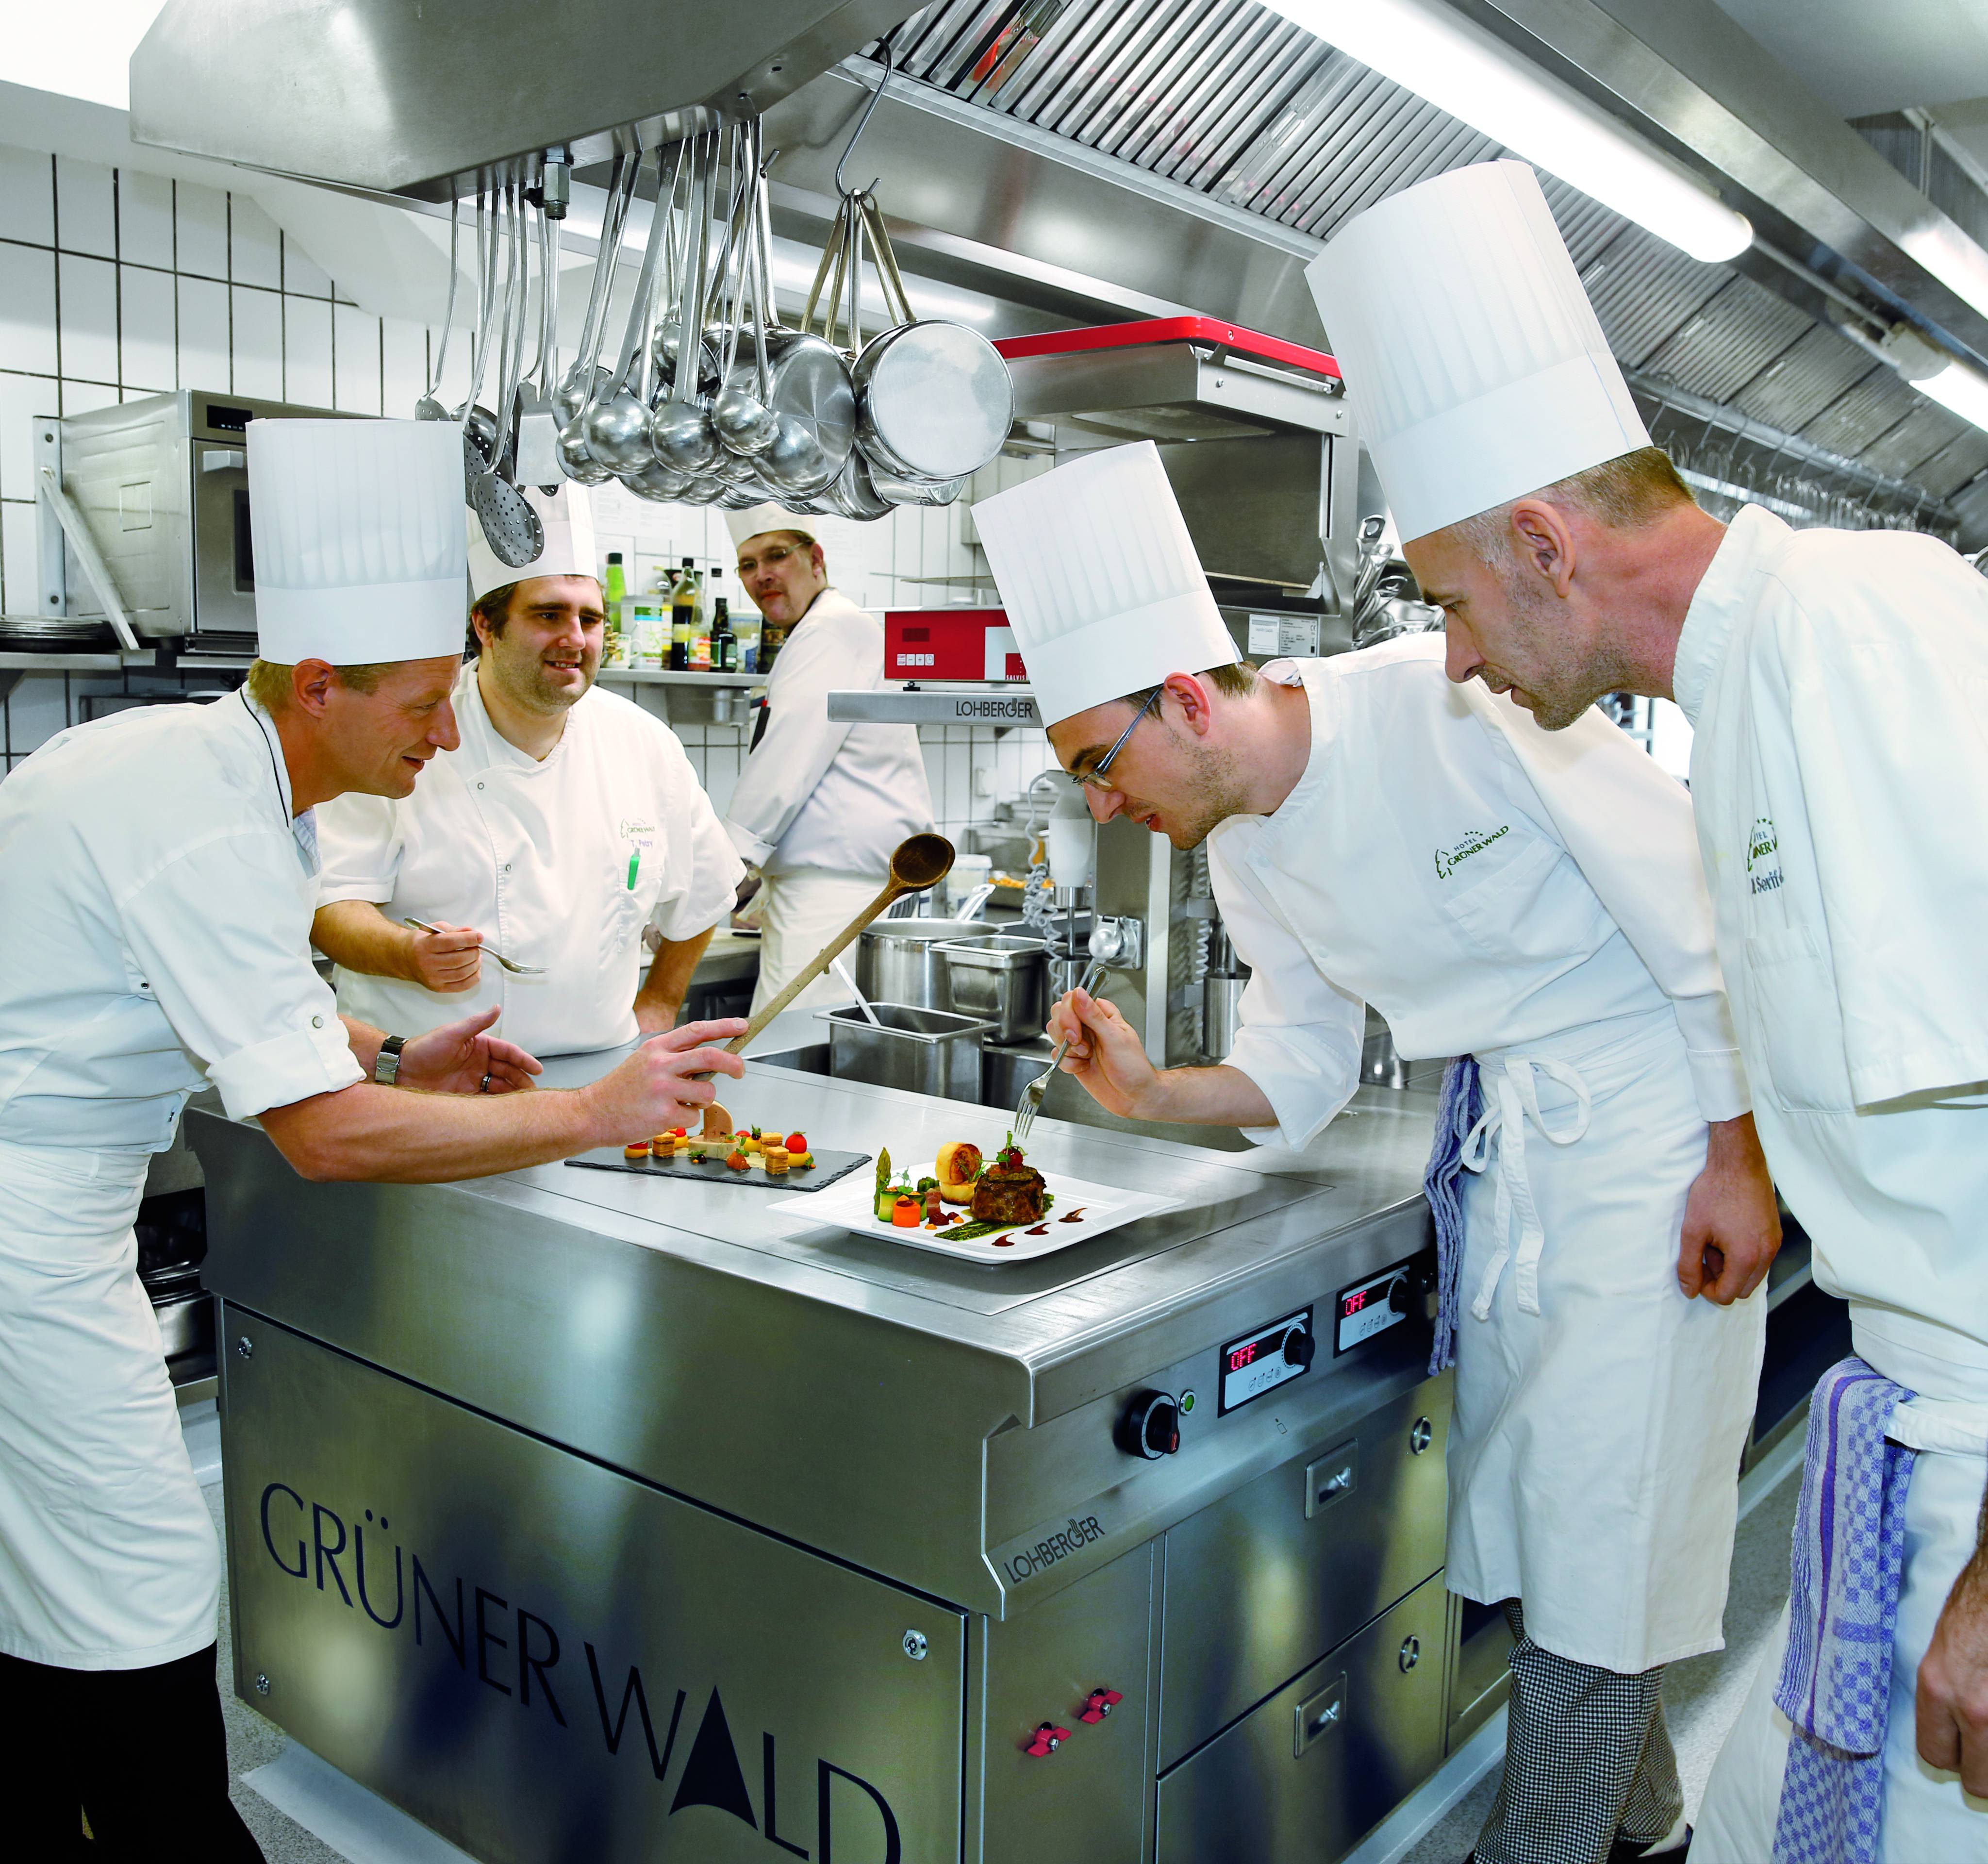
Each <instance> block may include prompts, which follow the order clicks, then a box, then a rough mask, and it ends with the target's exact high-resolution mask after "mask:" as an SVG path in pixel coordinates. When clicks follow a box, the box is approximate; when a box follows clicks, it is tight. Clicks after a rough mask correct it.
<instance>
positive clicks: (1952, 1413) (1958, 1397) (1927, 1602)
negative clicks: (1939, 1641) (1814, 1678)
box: [1692, 1309, 1988, 1864]
mask: <svg viewBox="0 0 1988 1864" xmlns="http://www.w3.org/2000/svg"><path fill="white" fill-rule="evenodd" d="M1858 1318H1859V1317H1858V1314H1857V1311H1855V1310H1854V1309H1853V1310H1852V1312H1851V1323H1852V1326H1853V1328H1854V1330H1855V1331H1856V1334H1857V1340H1856V1345H1857V1350H1858V1353H1859V1354H1860V1355H1862V1356H1863V1357H1865V1358H1868V1360H1869V1361H1870V1362H1871V1365H1874V1366H1875V1367H1877V1368H1878V1370H1879V1371H1881V1372H1883V1373H1884V1375H1885V1377H1886V1378H1888V1379H1893V1380H1895V1381H1896V1382H1898V1383H1900V1384H1902V1385H1905V1386H1906V1387H1907V1389H1911V1390H1915V1391H1917V1392H1919V1397H1918V1398H1917V1399H1915V1400H1914V1401H1913V1402H1912V1403H1911V1404H1909V1405H1901V1406H1899V1407H1898V1411H1897V1412H1896V1414H1895V1416H1894V1418H1893V1420H1892V1429H1891V1430H1890V1432H1889V1433H1888V1434H1889V1435H1890V1436H1892V1438H1894V1439H1895V1440H1896V1441H1898V1442H1899V1443H1905V1444H1907V1445H1909V1446H1911V1447H1912V1449H1914V1450H1917V1451H1918V1452H1919V1455H1918V1457H1917V1459H1916V1460H1915V1462H1914V1463H1913V1465H1912V1487H1910V1488H1909V1490H1907V1492H1906V1495H1905V1574H1904V1578H1903V1582H1902V1584H1901V1585H1900V1587H1899V1590H1898V1635H1897V1637H1896V1639H1895V1641H1894V1642H1893V1645H1892V1711H1891V1720H1890V1722H1889V1724H1888V1726H1887V1727H1886V1729H1885V1817H1884V1825H1883V1827H1882V1830H1881V1836H1880V1840H1879V1847H1878V1858H1879V1859H1880V1864H1945V1861H1946V1860H1947V1859H1967V1858H1981V1857H1984V1856H1988V1805H1984V1804H1983V1801H1980V1800H1978V1799H1977V1800H1973V1801H1970V1800H1969V1798H1968V1797H1967V1795H1966V1794H1965V1793H1964V1792H1963V1791H1962V1790H1961V1786H1960V1778H1959V1775H1958V1774H1950V1773H1936V1772H1935V1771H1933V1770H1932V1768H1929V1767H1928V1766H1927V1765H1926V1764H1925V1762H1924V1761H1922V1760H1921V1759H1920V1758H1919V1730H1918V1724H1917V1718H1916V1706H1915V1701H1914V1691H1915V1689H1916V1687H1917V1685H1918V1681H1919V1665H1920V1663H1922V1661H1923V1660H1924V1659H1925V1653H1926V1649H1927V1647H1928V1646H1929V1645H1930V1644H1931V1643H1932V1632H1933V1626H1935V1625H1936V1623H1937V1622H1939V1614H1940V1610H1941V1608H1942V1606H1944V1605H1946V1595H1947V1594H1948V1593H1949V1592H1951V1591H1952V1588H1953V1582H1954V1581H1955V1580H1956V1579H1957V1578H1959V1576H1960V1569H1961V1568H1963V1566H1965V1565H1966V1564H1967V1562H1968V1561H1969V1559H1971V1558H1973V1554H1974V1547H1975V1538H1974V1524H1975V1519H1976V1514H1977V1512H1978V1510H1980V1505H1981V1495H1982V1490H1983V1485H1984V1484H1988V1374H1984V1373H1983V1372H1980V1371H1979V1370H1976V1369H1975V1368H1969V1367H1964V1366H1957V1365H1954V1364H1952V1362H1940V1361H1936V1360H1932V1359H1930V1358H1925V1357H1923V1356H1921V1355H1914V1354H1911V1353H1901V1352H1899V1351H1897V1350H1896V1349H1895V1348H1885V1347H1881V1346H1878V1345H1875V1343H1874V1341H1872V1340H1871V1338H1869V1337H1868V1335H1866V1334H1865V1331H1864V1329H1863V1328H1861V1327H1858V1326H1857V1321H1858ZM1881 1360H1882V1361H1884V1362H1886V1363H1885V1364H1882V1365H1881V1364H1880V1363H1879V1362H1880V1361H1881ZM1787 1635H1788V1614H1787V1608H1786V1607H1785V1606H1784V1607H1783V1609H1782V1611H1781V1616H1780V1623H1779V1624H1777V1626H1775V1628H1774V1635H1773V1637H1772V1638H1771V1639H1769V1641H1768V1643H1767V1649H1766V1651H1765V1653H1763V1656H1762V1657H1761V1659H1760V1669H1759V1671H1758V1672H1757V1673H1756V1675H1755V1676H1754V1678H1753V1690H1752V1692H1751V1693H1750V1694H1749V1695H1748V1697H1747V1698H1746V1706H1745V1707H1743V1709H1742V1710H1740V1711H1739V1720H1737V1721H1736V1722H1735V1723H1734V1724H1733V1731H1732V1733H1731V1734H1729V1735H1728V1736H1727V1737H1726V1745H1725V1746H1724V1747H1723V1748H1721V1749H1720V1750H1719V1758H1718V1760H1717V1761H1716V1762H1715V1763H1714V1764H1713V1766H1712V1778H1710V1779H1709V1781H1707V1782H1706V1788H1705V1804H1704V1806H1703V1808H1702V1810H1701V1811H1700V1812H1699V1818H1698V1824H1697V1835H1696V1838H1694V1839H1693V1840H1692V1859H1693V1860H1694V1864H1697V1861H1698V1860H1700V1859H1702V1860H1704V1864H1756V1860H1760V1859H1767V1858H1770V1857H1771V1856H1773V1849H1774V1827H1775V1824H1776V1822H1777V1818H1778V1817H1779V1815H1780V1804H1781V1777H1782V1775H1783V1773H1784V1772H1785V1771H1787V1758H1788V1741H1789V1738H1790V1727H1789V1724H1788V1718H1787V1717H1786V1716H1785V1715H1783V1713H1781V1711H1780V1710H1779V1709H1778V1708H1777V1707H1775V1704H1774V1686H1775V1684H1776V1683H1777V1681H1778V1680H1779V1678H1780V1673H1781V1657H1782V1653H1783V1651H1784V1650H1785V1649H1786V1648H1787Z"/></svg>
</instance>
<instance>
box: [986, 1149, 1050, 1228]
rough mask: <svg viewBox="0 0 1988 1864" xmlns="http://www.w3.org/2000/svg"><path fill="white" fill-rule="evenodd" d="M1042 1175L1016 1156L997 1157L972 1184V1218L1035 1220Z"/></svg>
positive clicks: (1040, 1211) (1039, 1209) (1039, 1214)
mask: <svg viewBox="0 0 1988 1864" xmlns="http://www.w3.org/2000/svg"><path fill="white" fill-rule="evenodd" d="M1044 1189H1045V1186H1044V1185H1043V1175H1042V1173H1041V1172H1039V1171H1037V1170H1036V1169H1035V1167H1034V1166H1033V1165H1024V1164H1023V1163H1022V1162H1020V1161H1019V1159H1017V1160H1016V1162H1014V1163H1013V1164H1012V1165H1004V1164H1002V1163H1001V1162H999V1161H998V1160H997V1161H996V1162H995V1163H994V1164H992V1165H989V1166H988V1168H987V1169H986V1170H985V1171H984V1172H982V1173H981V1174H980V1177H979V1182H976V1183H975V1186H974V1187H973V1217H974V1221H975V1222H976V1223H1040V1221H1041V1220H1042V1215H1043V1191H1044Z"/></svg>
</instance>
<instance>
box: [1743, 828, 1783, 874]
mask: <svg viewBox="0 0 1988 1864" xmlns="http://www.w3.org/2000/svg"><path fill="white" fill-rule="evenodd" d="M1780 846H1781V844H1780V837H1778V836H1777V835H1776V834H1775V833H1774V819H1773V817H1772V816H1761V817H1759V818H1758V819H1757V820H1756V821H1755V822H1754V824H1753V833H1752V834H1750V835H1749V836H1748V837H1746V874H1747V883H1746V884H1747V885H1748V886H1749V887H1750V888H1752V889H1753V891H1754V892H1756V893H1772V892H1773V891H1774V889H1775V888H1777V887H1778V886H1779V885H1780V884H1781V864H1780V861H1775V863H1774V864H1773V866H1772V867H1771V868H1767V871H1766V872H1764V873H1760V874H1756V873H1755V872H1754V871H1753V870H1754V869H1755V868H1757V867H1761V866H1763V865H1764V864H1765V863H1766V861H1767V859H1768V858H1769V857H1770V856H1771V855H1774V854H1778V853H1779V852H1780Z"/></svg>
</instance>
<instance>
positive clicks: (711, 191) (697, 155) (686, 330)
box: [649, 136, 718, 473]
mask: <svg viewBox="0 0 1988 1864" xmlns="http://www.w3.org/2000/svg"><path fill="white" fill-rule="evenodd" d="M705 140H706V139H705V137H702V136H699V137H696V138H695V140H694V142H693V143H692V144H691V145H690V163H691V166H690V171H689V186H688V200H689V204H690V208H691V215H692V218H693V224H692V225H691V233H690V241H689V247H688V251H689V252H690V253H692V254H694V255H695V261H694V262H689V261H688V259H687V262H686V263H685V266H684V277H683V281H682V282H683V289H682V290H681V293H679V294H678V304H677V320H676V323H677V357H678V367H677V370H676V379H675V381H674V382H673V383H672V384H671V388H670V395H669V399H668V401H665V402H664V403H663V404H662V405H661V407H660V408H658V409H657V410H656V411H655V412H654V414H652V415H651V417H650V420H649V440H650V443H651V445H653V446H654V448H655V452H656V457H657V458H658V459H659V460H661V462H663V464H664V465H666V466H668V467H671V468H673V469H674V470H675V471H677V472H685V473H701V472H703V470H704V469H705V467H707V466H708V465H710V464H711V462H712V461H713V460H714V459H715V458H717V457H718V435H717V434H716V433H715V431H713V430H712V425H711V416H710V414H708V412H707V411H706V410H705V408H704V406H703V405H702V403H701V402H700V401H699V400H698V392H697V391H698V381H697V377H698V371H697V370H695V369H694V368H691V367H688V366H687V361H688V359H689V358H691V357H695V356H696V355H697V354H698V346H699V344H700V343H702V340H703V330H704V309H705V289H706V286H707V282H708V276H709V274H708V267H709V265H710V260H711V217H712V214H713V212H714V211H715V210H716V208H717V205H718V198H717V197H718V159H717V157H718V151H717V146H716V143H717V139H716V138H715V137H712V138H711V139H710V147H708V149H707V147H706V146H705ZM700 168H701V172H700Z"/></svg>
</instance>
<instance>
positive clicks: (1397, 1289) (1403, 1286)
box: [1388, 1275, 1408, 1314]
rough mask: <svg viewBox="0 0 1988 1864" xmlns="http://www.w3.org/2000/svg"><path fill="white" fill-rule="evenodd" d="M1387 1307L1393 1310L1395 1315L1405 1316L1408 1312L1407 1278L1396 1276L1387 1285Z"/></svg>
mask: <svg viewBox="0 0 1988 1864" xmlns="http://www.w3.org/2000/svg"><path fill="white" fill-rule="evenodd" d="M1388 1306H1389V1307H1390V1308H1393V1309H1394V1311H1395V1312H1396V1313H1397V1314H1406V1313H1407V1312H1408V1277H1407V1276H1405V1275H1397V1276H1396V1277H1395V1279H1394V1280H1392V1281H1391V1282H1389V1283H1388Z"/></svg>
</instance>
